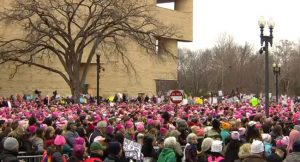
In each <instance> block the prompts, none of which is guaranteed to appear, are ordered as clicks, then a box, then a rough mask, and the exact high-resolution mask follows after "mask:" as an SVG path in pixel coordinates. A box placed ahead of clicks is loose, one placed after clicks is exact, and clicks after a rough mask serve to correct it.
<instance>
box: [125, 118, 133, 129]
mask: <svg viewBox="0 0 300 162" xmlns="http://www.w3.org/2000/svg"><path fill="white" fill-rule="evenodd" d="M132 127H133V122H132V121H129V120H128V121H126V123H125V128H132Z"/></svg>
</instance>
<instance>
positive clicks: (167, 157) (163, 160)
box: [157, 148, 176, 162]
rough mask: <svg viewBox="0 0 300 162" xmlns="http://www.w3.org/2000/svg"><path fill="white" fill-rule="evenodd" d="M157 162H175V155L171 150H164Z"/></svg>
mask: <svg viewBox="0 0 300 162" xmlns="http://www.w3.org/2000/svg"><path fill="white" fill-rule="evenodd" d="M157 162H176V154H175V152H174V150H173V149H171V148H164V149H163V150H162V152H161V153H160V155H159V157H158V160H157Z"/></svg>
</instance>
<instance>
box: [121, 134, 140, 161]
mask: <svg viewBox="0 0 300 162" xmlns="http://www.w3.org/2000/svg"><path fill="white" fill-rule="evenodd" d="M123 149H124V152H125V156H126V157H128V158H133V159H135V160H141V150H142V145H141V144H139V143H136V142H134V141H130V140H128V139H126V138H125V139H124V144H123Z"/></svg>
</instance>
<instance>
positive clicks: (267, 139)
mask: <svg viewBox="0 0 300 162" xmlns="http://www.w3.org/2000/svg"><path fill="white" fill-rule="evenodd" d="M261 137H262V139H263V141H264V142H268V143H270V142H271V141H272V137H271V135H269V134H266V133H263V134H261Z"/></svg>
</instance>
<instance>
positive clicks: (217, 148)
mask: <svg viewBox="0 0 300 162" xmlns="http://www.w3.org/2000/svg"><path fill="white" fill-rule="evenodd" d="M222 150H223V145H222V141H219V140H214V141H213V142H212V144H211V155H209V156H208V158H207V161H208V162H225V159H224V157H223V155H222V154H221V153H222Z"/></svg>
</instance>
